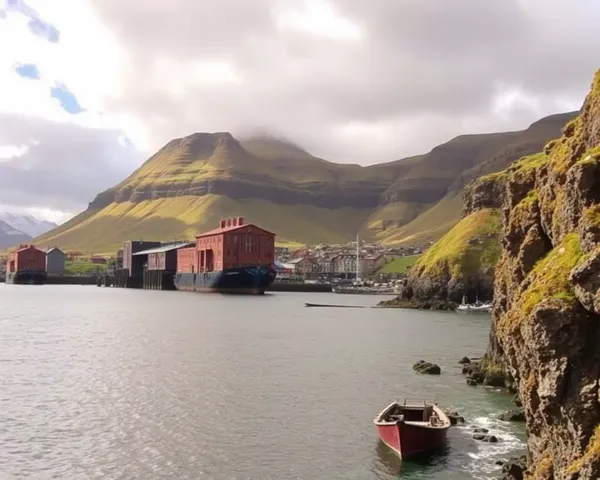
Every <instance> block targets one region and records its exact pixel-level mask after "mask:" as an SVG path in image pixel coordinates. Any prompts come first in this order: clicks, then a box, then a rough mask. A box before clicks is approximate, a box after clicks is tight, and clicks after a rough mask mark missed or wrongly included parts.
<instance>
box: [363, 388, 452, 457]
mask: <svg viewBox="0 0 600 480" xmlns="http://www.w3.org/2000/svg"><path fill="white" fill-rule="evenodd" d="M373 423H375V425H376V426H377V431H378V433H379V438H380V439H381V441H382V442H383V443H385V444H386V445H387V446H388V447H389V448H391V449H392V450H393V451H394V452H395V453H396V454H397V455H398V456H399V457H400V458H402V459H407V458H410V457H412V456H414V455H417V454H419V453H425V452H427V451H429V450H433V449H435V448H437V447H440V446H442V445H443V444H444V442H445V441H446V434H447V433H448V428H450V419H449V418H448V416H447V415H446V414H445V413H444V412H443V411H442V409H441V408H439V407H438V406H437V405H436V404H435V403H428V402H426V401H423V400H419V401H412V400H411V401H409V400H404V404H400V403H399V402H392V403H390V404H389V405H388V406H387V407H385V408H384V409H383V410H382V411H381V412H380V413H379V415H377V417H375V419H374V420H373Z"/></svg>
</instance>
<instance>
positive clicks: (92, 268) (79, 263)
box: [65, 260, 108, 275]
mask: <svg viewBox="0 0 600 480" xmlns="http://www.w3.org/2000/svg"><path fill="white" fill-rule="evenodd" d="M107 268H108V267H107V265H97V264H94V263H92V262H91V261H90V260H67V261H66V262H65V273H66V274H67V275H95V274H97V273H104V272H106V270H107Z"/></svg>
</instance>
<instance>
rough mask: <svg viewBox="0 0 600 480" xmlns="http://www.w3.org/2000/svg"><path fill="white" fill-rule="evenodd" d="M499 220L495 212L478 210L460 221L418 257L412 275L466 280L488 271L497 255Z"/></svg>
mask: <svg viewBox="0 0 600 480" xmlns="http://www.w3.org/2000/svg"><path fill="white" fill-rule="evenodd" d="M501 224H502V219H501V215H500V212H499V211H498V210H496V209H484V210H479V211H477V212H475V213H472V214H471V215H469V216H467V217H465V218H463V219H462V220H460V221H459V222H458V223H457V224H456V225H455V226H454V227H452V229H451V230H450V231H449V232H448V233H446V234H445V235H444V236H443V237H442V238H441V239H440V240H439V241H438V242H436V243H435V244H434V245H433V246H432V247H430V248H429V249H428V250H427V251H426V252H425V253H424V254H423V255H422V256H421V258H419V260H418V261H417V263H415V266H414V267H413V268H412V270H411V273H412V275H416V276H427V277H439V276H445V275H447V274H448V273H449V274H450V276H451V277H452V278H466V277H468V276H472V275H475V274H476V273H477V272H479V271H482V270H487V269H492V268H493V267H494V266H495V265H496V263H497V261H498V258H499V256H500V241H499V238H498V235H499V233H500V227H501Z"/></svg>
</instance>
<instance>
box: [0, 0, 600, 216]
mask: <svg viewBox="0 0 600 480" xmlns="http://www.w3.org/2000/svg"><path fill="white" fill-rule="evenodd" d="M3 2H4V5H3ZM598 18H600V2H598V1H596V0H576V1H573V2H567V1H564V0H486V1H481V0H452V1H450V0H371V1H369V2H366V1H364V0H0V45H2V48H0V85H1V86H2V88H0V210H2V209H9V210H23V209H26V210H28V211H29V212H31V213H34V214H37V215H39V216H42V217H44V218H48V219H54V220H59V221H62V220H64V219H66V218H68V216H69V215H72V214H75V213H77V212H78V211H80V210H82V209H84V208H85V207H86V206H87V203H88V202H89V201H91V200H92V199H93V197H94V196H95V194H96V193H98V192H99V191H101V190H103V189H105V188H107V187H110V186H112V185H114V184H115V183H117V182H118V181H120V180H121V179H123V178H124V177H125V176H126V175H128V174H129V173H130V172H131V171H133V170H134V169H135V168H136V167H137V166H138V165H139V164H140V163H141V162H142V161H143V160H144V159H145V158H147V156H149V155H150V154H151V153H153V152H154V151H155V150H156V149H158V148H160V147H161V146H162V145H163V144H164V143H166V142H167V141H169V140H170V139H172V138H174V137H181V136H184V135H188V134H190V133H193V132H197V131H230V132H232V133H233V134H234V135H237V136H242V135H248V134H251V133H252V132H257V131H260V132H265V131H266V132H272V133H274V134H277V135H282V136H285V137H287V138H289V139H291V140H293V141H294V142H295V143H298V144H301V145H303V146H304V147H305V148H306V149H307V150H309V151H310V152H311V153H313V154H315V155H318V156H321V157H324V158H327V159H329V160H332V161H336V162H352V163H360V164H363V165H368V164H372V163H375V162H381V161H389V160H393V159H397V158H401V157H403V156H407V155H410V154H415V153H421V152H426V151H428V150H430V149H431V148H432V147H433V146H435V145H436V144H439V143H442V142H444V141H446V140H448V139H450V138H452V137H453V136H456V135H458V134H460V133H467V132H468V133H474V132H484V131H499V130H507V129H521V128H525V127H526V126H527V125H528V124H529V123H531V122H533V121H535V120H536V119H538V118H540V117H542V116H544V115H547V114H551V113H557V112H561V111H566V110H571V109H577V108H579V107H580V105H581V102H582V101H583V98H584V96H585V93H586V92H587V90H588V87H589V84H590V81H591V78H592V75H593V73H594V71H595V70H596V69H597V68H599V67H600V60H599V59H598V57H597V52H598V48H599V47H600V30H599V29H598V28H597V19H598ZM7 47H8V48H7Z"/></svg>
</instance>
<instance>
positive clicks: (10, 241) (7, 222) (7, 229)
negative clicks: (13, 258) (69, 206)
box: [0, 212, 58, 248]
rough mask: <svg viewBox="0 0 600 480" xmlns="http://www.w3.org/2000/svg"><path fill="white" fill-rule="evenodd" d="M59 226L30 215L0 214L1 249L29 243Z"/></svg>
mask: <svg viewBox="0 0 600 480" xmlns="http://www.w3.org/2000/svg"><path fill="white" fill-rule="evenodd" d="M57 226H58V225H57V224H56V223H53V222H49V221H47V220H40V219H39V218H36V217H34V216H33V215H29V214H21V213H14V212H0V248H6V247H11V246H14V245H18V244H20V243H25V242H29V241H31V240H32V239H33V238H34V237H37V236H39V235H42V234H43V233H45V232H47V231H49V230H52V229H53V228H56V227H57Z"/></svg>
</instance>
